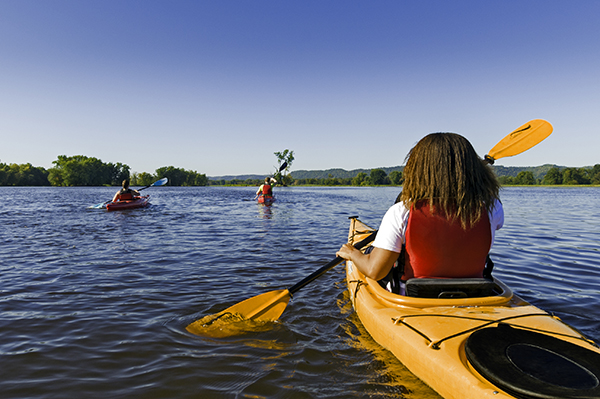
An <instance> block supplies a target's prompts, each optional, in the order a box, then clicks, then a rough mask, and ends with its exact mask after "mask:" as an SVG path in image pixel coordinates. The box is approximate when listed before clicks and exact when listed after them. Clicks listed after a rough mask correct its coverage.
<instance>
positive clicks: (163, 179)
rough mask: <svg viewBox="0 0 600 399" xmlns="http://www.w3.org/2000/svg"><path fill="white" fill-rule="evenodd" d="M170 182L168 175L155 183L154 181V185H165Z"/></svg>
mask: <svg viewBox="0 0 600 399" xmlns="http://www.w3.org/2000/svg"><path fill="white" fill-rule="evenodd" d="M168 182H169V179H168V178H166V177H163V178H162V179H160V180H157V181H155V182H154V183H152V187H156V186H164V185H165V184H167V183H168Z"/></svg>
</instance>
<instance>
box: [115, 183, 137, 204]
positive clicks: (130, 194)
mask: <svg viewBox="0 0 600 399" xmlns="http://www.w3.org/2000/svg"><path fill="white" fill-rule="evenodd" d="M139 196H140V192H139V191H137V190H133V189H131V188H129V179H125V180H123V184H122V188H121V189H120V190H119V191H117V193H116V194H115V196H114V197H113V200H112V202H117V201H126V200H132V199H133V198H134V197H139Z"/></svg>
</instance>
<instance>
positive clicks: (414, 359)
mask: <svg viewBox="0 0 600 399" xmlns="http://www.w3.org/2000/svg"><path fill="white" fill-rule="evenodd" d="M372 231H373V229H372V228H370V227H369V226H367V225H365V224H364V223H362V222H360V221H359V220H358V219H352V222H351V227H350V235H349V242H350V243H356V242H358V241H360V240H361V239H362V238H364V237H366V235H368V234H369V233H370V232H372ZM346 276H347V284H348V290H349V292H350V297H351V300H352V304H353V306H354V309H355V311H356V313H357V314H358V316H359V318H360V321H361V323H362V324H363V325H364V327H365V328H366V330H367V331H368V332H369V334H370V335H371V336H372V337H373V339H374V340H375V341H376V342H377V343H379V344H380V345H381V346H383V347H384V348H386V349H388V350H389V351H391V352H392V353H393V354H394V355H395V356H396V357H397V358H398V359H399V360H400V361H401V362H402V363H403V364H404V365H405V366H406V367H407V368H408V369H409V370H410V371H411V372H412V373H413V374H415V375H416V376H417V377H418V378H420V379H421V380H422V381H423V382H425V383H426V384H427V385H429V386H430V387H431V388H433V389H434V390H435V391H437V392H438V393H439V394H440V395H441V396H442V397H444V398H456V399H459V398H460V399H467V398H473V399H480V398H495V399H498V398H515V397H516V398H536V397H539V398H552V397H600V396H596V395H598V392H599V390H600V387H598V386H593V385H594V383H593V381H592V382H591V383H589V384H587V385H586V386H585V387H583V388H586V389H576V390H575V391H576V393H578V394H580V393H583V394H584V396H567V394H570V393H572V392H571V391H573V389H571V390H570V391H569V390H563V391H564V392H563V391H560V389H562V387H558V388H556V389H559V390H558V392H559V394H556V393H554V392H555V391H556V389H555V390H554V391H552V392H551V393H550V394H548V393H544V392H542V393H539V395H538V393H537V392H527V390H528V389H529V390H531V388H526V389H524V390H523V389H521V388H520V387H519V386H516V387H515V386H513V385H512V384H513V381H506V382H504V381H501V380H500V381H498V380H496V379H494V378H492V377H490V375H488V374H489V372H488V370H487V366H485V365H484V367H483V368H482V366H481V365H480V364H477V363H475V365H474V364H473V363H472V362H471V360H470V359H475V358H476V357H477V356H474V355H473V354H472V353H470V351H469V349H471V348H472V347H474V346H475V345H474V344H473V341H474V339H473V338H470V337H471V336H476V334H475V333H476V332H478V331H483V332H484V333H488V332H493V331H496V329H497V328H499V327H498V326H502V327H501V328H506V329H508V330H507V332H508V333H517V334H516V335H519V334H518V333H521V332H523V331H536V332H537V333H536V334H537V336H540V335H542V336H543V337H545V336H551V337H553V338H552V339H557V340H560V341H561V342H565V345H575V346H577V348H575V349H578V350H581V351H583V352H584V353H583V355H584V357H586V358H589V359H592V360H591V362H592V363H595V362H596V361H598V359H600V350H599V349H598V347H597V346H595V344H594V343H593V342H591V341H589V340H587V339H586V338H585V337H583V336H582V335H581V334H580V333H579V332H577V331H576V330H575V329H573V328H572V327H570V326H568V325H567V324H565V323H563V322H562V321H560V320H559V319H558V318H556V317H554V316H552V315H550V314H548V313H547V312H545V311H543V310H541V309H539V308H537V307H535V306H533V305H531V304H529V303H527V302H525V301H523V300H522V299H521V298H519V297H518V296H516V295H515V294H514V293H513V292H512V291H511V289H510V288H509V287H507V286H506V285H505V284H504V283H502V282H501V281H499V280H497V279H495V280H494V282H495V284H496V286H495V289H496V292H497V293H496V294H495V295H493V296H486V297H479V298H444V299H438V298H415V297H408V296H401V295H396V294H393V293H391V292H389V291H387V290H385V289H384V288H383V287H382V286H381V285H380V284H379V283H378V282H377V281H374V280H371V279H370V278H368V277H365V276H364V275H363V274H362V273H360V271H358V270H357V269H356V267H355V266H354V265H353V263H352V262H350V261H348V262H346ZM503 331H504V330H503ZM540 332H543V334H541V333H540ZM478 334H479V333H478ZM532 334H533V333H532ZM543 337H542V338H543ZM519 345H521V346H519ZM523 345H525V344H523V343H519V342H517V343H516V344H515V345H513V346H512V347H515V348H521V347H522V346H523ZM534 345H537V344H533V345H532V347H534ZM483 357H484V358H485V357H486V355H484V356H483ZM487 357H489V356H487ZM576 361H577V359H575V360H574V362H576ZM599 363H600V362H599ZM580 364H585V363H584V362H583V360H582V363H580ZM493 367H495V366H493V365H492V366H490V368H493ZM593 367H594V366H592V367H591V368H593ZM586 371H587V370H586ZM592 372H594V373H595V374H596V375H597V374H600V372H599V371H594V370H592ZM482 374H485V376H484V375H482ZM532 374H534V375H535V370H534V371H533V372H532ZM518 377H519V378H517V379H520V378H521V376H518ZM490 379H491V380H493V381H495V383H492V382H490ZM592 380H593V379H592ZM553 382H554V381H553ZM526 385H527V384H526ZM546 385H548V384H546ZM560 392H562V393H560ZM585 395H587V396H585Z"/></svg>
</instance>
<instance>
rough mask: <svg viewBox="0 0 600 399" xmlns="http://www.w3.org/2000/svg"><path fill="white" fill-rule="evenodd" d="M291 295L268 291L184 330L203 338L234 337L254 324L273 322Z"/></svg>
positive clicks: (286, 292)
mask: <svg viewBox="0 0 600 399" xmlns="http://www.w3.org/2000/svg"><path fill="white" fill-rule="evenodd" d="M290 298H291V294H290V292H289V291H288V290H278V291H269V292H265V293H264V294H260V295H257V296H254V297H252V298H248V299H246V300H245V301H242V302H239V303H237V304H235V305H233V306H231V307H229V308H227V309H225V310H223V311H221V312H219V313H216V314H212V315H208V316H205V317H203V318H201V319H199V320H196V321H195V322H193V323H190V324H189V325H188V326H187V327H186V328H185V329H186V330H187V331H189V332H191V333H192V334H196V335H205V336H219V337H223V336H229V335H235V334H237V333H239V332H241V331H243V330H244V329H247V330H250V327H252V326H255V325H256V323H260V322H263V323H264V322H269V321H275V320H277V319H278V318H279V316H281V314H282V313H283V311H284V310H285V308H286V306H287V304H288V302H289V300H290Z"/></svg>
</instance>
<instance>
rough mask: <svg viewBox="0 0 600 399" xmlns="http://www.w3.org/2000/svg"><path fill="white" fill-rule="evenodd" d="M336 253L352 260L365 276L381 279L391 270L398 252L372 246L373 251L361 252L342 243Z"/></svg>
mask: <svg viewBox="0 0 600 399" xmlns="http://www.w3.org/2000/svg"><path fill="white" fill-rule="evenodd" d="M336 255H337V256H339V257H340V258H344V259H346V260H349V261H352V263H354V264H355V265H356V267H357V268H358V270H360V272H361V273H362V274H364V275H365V276H367V277H369V278H372V279H373V280H381V279H382V278H384V277H385V276H387V275H388V273H389V272H390V270H392V267H393V266H394V262H396V260H397V259H398V256H400V253H399V252H393V251H388V250H387V249H381V248H377V247H373V251H371V252H370V253H368V254H363V253H362V252H360V251H359V250H358V249H356V248H354V247H353V246H352V245H350V244H344V245H342V247H341V248H340V250H339V251H338V252H337V253H336Z"/></svg>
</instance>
